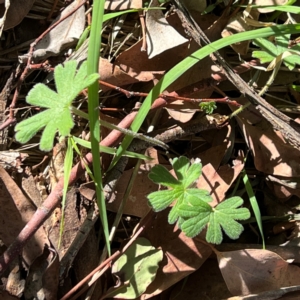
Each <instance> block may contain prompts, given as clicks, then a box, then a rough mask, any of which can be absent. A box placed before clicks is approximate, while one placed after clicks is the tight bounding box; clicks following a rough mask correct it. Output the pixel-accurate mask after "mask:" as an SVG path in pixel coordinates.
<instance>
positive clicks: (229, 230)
mask: <svg viewBox="0 0 300 300" xmlns="http://www.w3.org/2000/svg"><path fill="white" fill-rule="evenodd" d="M189 202H190V203H189V204H182V205H180V206H179V208H178V214H179V216H180V217H181V218H182V220H181V221H180V228H181V229H182V231H183V232H184V233H185V234H186V235H187V236H189V237H194V236H196V235H197V234H199V233H200V232H201V231H202V229H203V228H204V227H205V226H206V225H207V226H208V228H207V233H206V240H207V242H209V243H213V244H220V243H221V242H222V239H223V234H222V229H223V230H224V232H225V233H226V234H227V235H228V236H229V237H230V238H231V239H237V238H238V237H239V236H240V234H241V233H242V231H243V229H244V228H243V226H242V225H241V224H240V223H238V222H237V221H236V220H246V219H248V218H249V217H250V212H249V210H248V209H247V208H238V207H239V206H241V205H242V204H243V199H242V198H240V197H232V198H230V199H227V200H225V201H223V202H221V203H220V204H218V205H217V207H215V208H212V207H211V206H209V205H208V204H207V203H205V202H203V201H201V199H190V200H189Z"/></svg>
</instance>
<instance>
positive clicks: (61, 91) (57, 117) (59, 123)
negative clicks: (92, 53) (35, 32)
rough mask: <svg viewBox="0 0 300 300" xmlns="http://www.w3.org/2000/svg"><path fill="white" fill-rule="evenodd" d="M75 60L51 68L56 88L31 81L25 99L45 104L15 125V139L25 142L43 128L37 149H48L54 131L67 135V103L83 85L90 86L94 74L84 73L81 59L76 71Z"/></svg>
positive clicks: (70, 122) (70, 125)
mask: <svg viewBox="0 0 300 300" xmlns="http://www.w3.org/2000/svg"><path fill="white" fill-rule="evenodd" d="M76 68H77V62H76V61H68V62H66V63H65V64H64V66H63V65H58V66H57V67H56V68H55V70H54V80H55V84H56V89H57V92H54V91H52V90H51V89H49V88H48V87H47V86H46V85H44V84H41V83H39V84H37V85H35V86H34V87H33V88H32V89H31V91H30V92H29V93H28V96H27V98H26V101H27V102H28V103H29V104H32V105H35V106H40V107H43V108H47V110H45V111H43V112H41V113H39V114H37V115H35V116H33V117H30V118H28V119H27V120H24V121H22V122H20V123H19V124H17V125H16V127H15V131H16V132H17V133H16V139H17V141H19V142H21V143H26V142H27V141H28V140H30V139H31V138H32V137H33V136H34V135H35V134H36V133H37V132H38V131H39V130H41V129H43V128H44V132H43V134H42V137H41V142H40V149H41V150H44V151H49V150H51V148H52V147H53V140H54V138H55V134H56V133H57V132H59V134H60V135H63V136H67V135H69V134H70V131H71V129H72V128H73V126H74V122H73V118H72V115H71V104H72V101H73V100H74V99H75V97H76V96H77V95H78V94H79V93H80V91H82V90H83V89H85V88H87V87H88V86H90V85H91V84H92V83H93V82H95V81H96V80H97V79H98V78H99V75H98V74H91V75H89V76H87V75H86V74H87V67H86V62H83V63H82V65H81V66H80V68H79V70H78V72H77V73H76Z"/></svg>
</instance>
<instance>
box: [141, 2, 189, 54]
mask: <svg viewBox="0 0 300 300" xmlns="http://www.w3.org/2000/svg"><path fill="white" fill-rule="evenodd" d="M159 5H160V3H159V2H158V0H152V1H151V2H150V5H149V6H150V7H159ZM146 40H147V53H148V56H149V59H151V58H153V57H154V56H156V55H158V54H160V53H162V52H164V51H166V50H168V49H172V48H174V47H176V46H179V45H181V44H184V43H187V42H188V40H187V39H186V38H184V37H183V36H182V35H180V34H179V33H178V32H177V31H176V30H175V29H174V28H173V27H172V26H171V25H169V23H168V22H167V20H166V18H165V16H164V14H163V13H162V11H161V10H158V9H154V10H149V11H148V12H147V14H146Z"/></svg>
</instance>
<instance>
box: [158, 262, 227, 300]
mask: <svg viewBox="0 0 300 300" xmlns="http://www.w3.org/2000/svg"><path fill="white" fill-rule="evenodd" d="M171 289H172V292H171V295H170V297H169V298H167V299H165V300H169V299H172V300H175V299H179V297H180V299H188V300H199V299H225V298H226V297H230V296H231V294H230V292H229V291H228V289H227V286H226V284H225V282H224V279H223V277H222V274H221V271H220V269H219V266H218V262H217V260H216V259H208V260H207V261H206V262H205V263H204V264H203V265H202V266H201V267H200V268H199V269H198V270H197V271H195V272H194V273H192V274H191V275H189V277H188V278H187V280H186V281H185V280H182V281H180V282H178V283H176V284H175V285H174V287H172V288H171ZM163 299H164V298H163V295H162V299H161V300H163Z"/></svg>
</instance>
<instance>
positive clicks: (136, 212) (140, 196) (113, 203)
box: [106, 165, 157, 218]
mask: <svg viewBox="0 0 300 300" xmlns="http://www.w3.org/2000/svg"><path fill="white" fill-rule="evenodd" d="M132 172H133V170H127V171H125V172H124V174H123V176H122V177H121V178H120V180H119V181H118V183H117V185H116V189H115V192H114V193H113V194H112V197H111V199H110V202H109V203H108V204H107V205H106V208H107V209H108V210H110V211H113V212H117V211H118V209H119V206H120V204H121V202H122V201H123V199H124V194H125V192H126V189H127V186H128V183H129V180H130V178H131V175H132ZM149 172H150V170H149V169H148V170H147V169H146V165H141V168H140V171H139V172H138V175H137V177H136V179H135V183H134V185H133V188H132V190H131V193H130V195H129V198H128V199H127V202H126V205H125V207H124V214H127V215H132V216H137V217H140V218H142V217H144V216H145V215H146V214H147V213H148V212H149V211H150V210H151V208H150V207H149V205H148V200H147V198H146V197H147V195H148V194H149V193H151V192H153V191H156V190H157V184H155V183H153V182H152V181H151V180H150V179H149V178H148V174H149Z"/></svg>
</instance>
